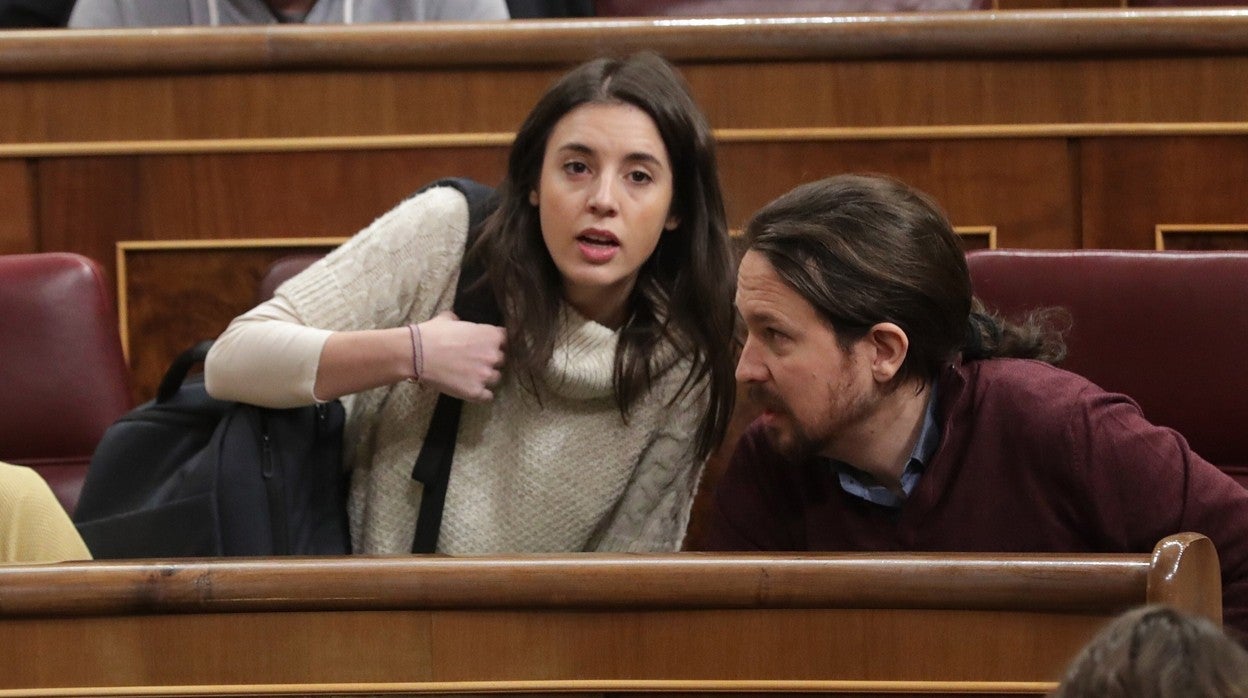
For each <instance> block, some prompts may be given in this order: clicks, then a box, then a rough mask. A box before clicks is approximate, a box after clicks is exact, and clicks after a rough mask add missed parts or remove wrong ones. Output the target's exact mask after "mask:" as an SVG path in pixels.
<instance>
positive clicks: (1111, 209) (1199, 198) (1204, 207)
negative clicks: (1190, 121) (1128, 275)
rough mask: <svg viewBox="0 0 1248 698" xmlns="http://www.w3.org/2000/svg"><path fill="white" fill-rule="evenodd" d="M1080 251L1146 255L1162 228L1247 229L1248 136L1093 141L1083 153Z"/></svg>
mask: <svg viewBox="0 0 1248 698" xmlns="http://www.w3.org/2000/svg"><path fill="white" fill-rule="evenodd" d="M1082 171H1083V191H1084V200H1083V229H1084V247H1093V248H1108V249H1114V248H1121V249H1151V248H1153V247H1155V242H1154V240H1155V238H1154V229H1155V226H1157V225H1159V224H1167V223H1185V224H1201V223H1248V199H1246V198H1245V197H1244V196H1243V191H1244V183H1245V182H1248V137H1243V136H1221V137H1207V138H1194V137H1188V138H1185V137H1170V138H1113V139H1092V140H1089V141H1087V142H1085V143H1084V144H1083V147H1082Z"/></svg>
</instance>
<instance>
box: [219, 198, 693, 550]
mask: <svg viewBox="0 0 1248 698" xmlns="http://www.w3.org/2000/svg"><path fill="white" fill-rule="evenodd" d="M467 222H468V208H467V203H466V201H465V200H464V197H463V196H462V195H461V194H460V193H459V192H458V191H457V190H454V189H451V188H440V189H433V190H430V191H428V192H426V193H424V194H421V195H419V196H416V197H413V198H412V199H409V200H407V201H405V202H403V203H402V204H400V205H399V206H397V207H396V208H394V209H393V210H392V211H390V212H389V213H387V214H386V215H384V216H382V217H381V218H380V219H378V220H377V221H376V222H374V223H373V224H372V225H371V226H369V227H368V228H367V229H365V230H364V231H362V232H361V233H359V234H358V235H356V236H355V237H353V238H352V239H351V240H349V241H348V242H347V243H345V244H344V245H343V246H342V247H340V248H339V249H338V250H336V251H335V252H333V253H331V254H330V255H328V256H327V257H325V259H323V260H322V261H320V262H318V263H316V264H315V265H313V266H312V267H310V268H309V269H308V270H307V271H305V272H304V273H302V274H300V275H299V276H297V277H295V278H293V279H291V280H290V281H288V282H287V283H286V284H284V285H283V286H282V287H281V288H279V289H278V292H277V294H276V297H275V298H274V300H273V301H270V302H269V303H266V304H264V305H261V306H259V307H258V308H256V309H255V310H253V311H251V312H249V313H247V314H246V315H243V316H241V317H240V318H238V319H236V320H235V321H234V322H233V323H232V324H231V325H230V327H229V329H227V330H226V332H225V333H224V334H223V335H222V336H221V338H220V339H219V340H218V342H217V344H216V345H215V346H214V349H213V354H212V355H211V356H210V357H209V361H208V366H207V377H208V386H209V389H210V391H211V392H213V394H214V395H217V396H218V397H223V398H226V399H233V400H246V401H249V402H255V403H258V404H265V405H272V406H290V405H296V404H307V403H309V402H311V401H312V399H313V398H312V385H313V383H314V382H315V378H316V363H317V361H318V360H319V356H320V349H321V347H322V345H323V344H324V341H325V338H326V337H327V336H328V332H326V331H325V330H356V329H369V328H384V327H397V326H401V325H404V324H407V323H409V322H420V321H423V320H427V319H429V318H431V317H433V316H434V315H435V314H437V313H439V312H441V311H443V310H447V309H449V308H450V307H451V304H452V301H453V297H454V292H455V284H456V281H457V280H458V276H459V266H460V261H461V259H462V256H463V250H464V244H465V239H466V234H467ZM312 328H319V329H312ZM617 341H618V335H617V334H616V333H615V332H613V331H612V330H610V329H608V328H606V327H604V326H602V325H599V324H597V323H595V322H592V321H590V320H587V319H585V318H583V317H581V316H579V315H578V314H577V313H575V312H574V311H572V310H571V309H570V308H568V307H566V306H565V309H564V312H563V322H562V329H561V336H560V340H559V342H558V346H557V349H556V352H555V355H554V357H553V359H552V361H551V362H550V365H549V367H548V370H547V372H546V373H545V375H543V376H541V377H540V381H539V383H540V384H539V391H538V395H536V396H535V395H533V394H531V393H530V392H529V391H528V390H526V389H525V388H523V387H521V386H520V384H519V382H518V380H517V376H515V375H511V374H509V373H507V371H506V369H504V377H503V382H502V384H501V385H499V386H498V388H497V389H496V390H495V398H494V400H493V401H491V402H488V403H480V404H474V403H465V404H464V409H463V412H462V416H461V419H460V428H459V436H458V440H457V443H456V450H455V461H454V465H453V468H452V470H451V478H450V484H449V486H448V489H447V495H446V507H445V510H444V513H443V518H442V529H441V532H440V534H439V539H438V550H439V552H444V553H451V554H485V553H515V552H538V551H549V552H557V551H565V552H566V551H580V550H617V551H663V550H676V549H678V548H679V546H680V543H681V540H682V538H683V536H684V531H685V527H686V525H687V524H688V518H689V510H690V505H691V503H692V496H693V492H694V489H695V487H696V485H697V481H698V477H699V475H700V472H701V462H700V461H698V460H696V459H695V457H694V452H695V443H694V432H695V431H696V429H697V420H698V417H699V415H700V413H701V408H702V405H703V404H704V403H703V402H702V400H704V398H705V395H704V393H705V391H704V390H699V391H695V392H696V393H697V394H696V395H689V394H686V395H682V396H681V397H680V398H679V399H678V400H677V401H676V402H675V403H673V404H669V403H672V400H673V398H674V397H676V395H677V392H678V389H679V386H680V384H681V382H682V381H683V379H684V376H685V372H686V370H687V368H688V363H687V360H684V359H680V360H678V357H675V356H674V352H673V351H672V350H670V349H668V350H666V351H663V352H660V354H661V355H660V356H657V357H654V359H653V363H654V365H655V367H656V368H657V369H658V370H657V371H656V375H657V379H656V383H655V385H654V386H653V389H652V390H651V391H650V393H649V394H648V395H646V396H645V397H644V398H642V399H641V400H639V401H638V402H637V403H636V404H635V405H634V406H633V408H632V411H631V412H630V414H629V419H628V422H627V423H625V421H624V420H623V419H622V418H621V416H620V413H619V410H618V408H617V407H616V405H615V401H614V399H613V397H612V395H613V393H612V367H613V362H614V356H615V347H616V343H617ZM436 399H437V393H436V392H435V391H433V390H432V389H430V388H428V387H426V386H424V385H419V384H408V383H400V384H397V385H393V386H389V387H385V388H379V389H376V390H371V391H368V392H365V393H360V394H357V395H353V396H349V397H348V398H346V399H344V402H345V403H346V406H347V414H348V416H347V427H346V439H347V454H346V460H347V464H348V466H349V467H351V468H352V469H353V477H352V487H351V494H350V503H349V509H350V518H351V533H352V542H353V545H354V548H355V550H356V552H360V553H402V552H406V551H408V550H410V548H411V542H412V537H413V535H414V533H415V526H416V514H417V511H418V509H419V506H420V495H421V485H420V483H418V482H415V481H414V480H412V479H411V470H412V464H413V462H414V461H415V458H416V454H417V453H418V452H419V450H420V446H421V443H422V441H423V439H424V435H425V431H426V429H427V427H428V423H429V419H430V417H431V415H432V413H433V406H434V403H435V402H436Z"/></svg>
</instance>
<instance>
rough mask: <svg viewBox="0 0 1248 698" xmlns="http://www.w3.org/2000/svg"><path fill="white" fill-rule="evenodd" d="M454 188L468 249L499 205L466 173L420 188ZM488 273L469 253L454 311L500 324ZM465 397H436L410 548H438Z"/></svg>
mask: <svg viewBox="0 0 1248 698" xmlns="http://www.w3.org/2000/svg"><path fill="white" fill-rule="evenodd" d="M448 186H449V187H455V188H456V189H458V190H459V191H460V192H461V193H463V195H464V197H465V198H467V199H468V242H467V245H465V248H464V249H465V250H468V249H471V247H472V245H473V243H474V242H475V241H476V239H477V237H478V235H479V233H480V230H481V224H482V222H483V221H485V219H486V217H487V216H489V214H490V213H492V212H493V211H494V209H495V208H497V206H498V199H497V197H496V196H495V194H494V189H493V188H491V187H487V186H485V185H484V184H481V183H479V182H475V181H473V180H471V179H466V178H463V177H454V178H450V179H439V180H438V181H436V182H434V183H432V184H430V185H428V186H426V187H424V188H422V189H421V190H420V191H424V190H425V189H429V188H431V187H448ZM484 277H485V265H484V264H483V263H482V260H480V259H479V258H477V257H475V256H474V257H472V258H471V259H469V258H467V257H465V262H464V263H463V264H461V267H460V271H459V283H458V284H456V286H455V304H454V306H453V308H454V310H455V314H456V315H457V316H458V317H459V319H460V320H467V321H469V322H480V323H486V324H490V325H501V324H502V313H501V312H500V311H499V309H498V304H497V303H496V302H495V300H494V295H493V292H492V290H491V288H490V286H489V284H488V283H477V282H478V281H480V280H482V279H483V278H484ZM463 405H464V401H463V400H460V399H459V398H454V397H451V396H450V395H446V394H442V395H439V396H438V402H437V404H436V405H435V406H434V408H433V418H432V419H430V420H429V432H428V433H426V434H425V442H424V444H423V445H422V446H421V447H420V454H419V455H418V456H416V465H415V466H414V467H413V468H412V479H413V480H416V481H417V482H420V483H421V484H422V485H424V491H423V493H422V494H421V497H420V513H419V514H418V515H417V517H416V536H415V537H414V538H413V540H412V552H414V553H431V552H434V551H435V550H436V549H437V547H438V533H439V531H440V530H441V528H442V507H443V505H444V504H445V503H446V487H447V484H448V483H449V482H450V481H451V462H452V461H453V460H454V458H455V438H456V436H457V435H458V433H459V413H460V411H461V409H462V408H463Z"/></svg>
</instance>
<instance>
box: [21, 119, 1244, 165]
mask: <svg viewBox="0 0 1248 698" xmlns="http://www.w3.org/2000/svg"><path fill="white" fill-rule="evenodd" d="M714 133H715V138H716V139H717V140H718V141H719V142H720V143H721V144H722V143H777V142H780V143H782V142H797V141H815V142H821V141H873V140H953V139H1004V138H1091V137H1114V136H1239V135H1246V134H1248V122H1242V121H1236V122H1209V123H1196V122H1194V123H1177V122H1176V123H1152V122H1150V123H1088V124H961V125H945V126H841V127H822V126H820V127H794V128H721V129H716V130H715V131H714ZM513 138H514V134H512V133H504V132H494V133H426V134H407V135H390V136H318V137H301V138H207V139H184V140H152V141H145V140H129V141H82V142H56V143H18V144H15V143H8V144H0V158H38V157H49V158H51V157H83V156H98V155H179V154H199V153H205V154H207V153H277V152H309V151H339V150H344V151H345V150H399V149H404V148H489V147H506V146H508V145H510V144H511V142H512V139H513Z"/></svg>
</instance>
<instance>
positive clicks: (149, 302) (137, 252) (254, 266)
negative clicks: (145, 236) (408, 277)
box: [118, 239, 338, 403]
mask: <svg viewBox="0 0 1248 698" xmlns="http://www.w3.org/2000/svg"><path fill="white" fill-rule="evenodd" d="M266 242H271V243H277V242H278V241H277V240H271V241H266ZM293 242H294V241H292V243H293ZM337 242H338V241H336V240H331V239H326V241H325V242H321V243H316V242H311V240H308V241H306V242H305V241H299V244H298V245H295V244H292V245H289V246H281V245H278V244H269V245H265V246H252V245H248V246H239V247H215V246H214V247H196V246H195V243H194V241H190V242H188V244H186V245H179V246H175V247H167V248H166V247H162V248H158V249H124V248H123V249H122V250H121V255H122V256H124V259H125V262H124V274H123V275H122V278H121V279H120V283H119V284H118V286H119V288H120V293H121V296H122V300H123V305H122V318H121V323H122V324H121V333H122V341H123V343H124V346H125V347H126V349H127V359H128V360H129V363H130V370H131V372H132V378H133V380H132V386H133V389H134V395H135V400H136V403H137V402H142V401H144V400H149V399H151V398H152V397H154V396H155V395H156V387H157V386H158V385H160V379H161V377H162V376H163V375H164V373H165V370H166V369H168V368H169V364H170V362H172V361H173V359H174V358H175V357H177V355H178V354H180V353H181V352H182V351H183V350H185V349H187V348H189V347H190V346H192V345H194V344H195V343H197V342H200V341H203V340H205V339H214V338H216V337H217V336H218V335H219V334H221V332H222V331H224V330H225V327H226V325H228V324H229V322H230V320H232V319H233V318H234V317H235V316H237V315H239V314H241V313H243V312H246V311H247V310H248V309H250V308H251V307H252V306H254V305H255V304H256V289H257V288H258V286H259V283H260V278H261V277H262V276H263V275H264V273H265V271H266V270H267V269H268V268H269V265H270V264H272V263H273V262H274V261H276V260H278V259H280V258H281V257H284V256H286V255H291V254H300V253H307V252H321V251H327V250H329V249H332V248H333V247H334V246H336V245H337Z"/></svg>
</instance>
